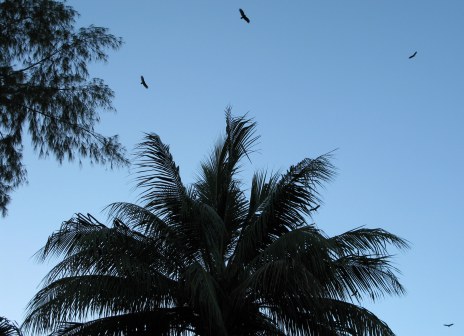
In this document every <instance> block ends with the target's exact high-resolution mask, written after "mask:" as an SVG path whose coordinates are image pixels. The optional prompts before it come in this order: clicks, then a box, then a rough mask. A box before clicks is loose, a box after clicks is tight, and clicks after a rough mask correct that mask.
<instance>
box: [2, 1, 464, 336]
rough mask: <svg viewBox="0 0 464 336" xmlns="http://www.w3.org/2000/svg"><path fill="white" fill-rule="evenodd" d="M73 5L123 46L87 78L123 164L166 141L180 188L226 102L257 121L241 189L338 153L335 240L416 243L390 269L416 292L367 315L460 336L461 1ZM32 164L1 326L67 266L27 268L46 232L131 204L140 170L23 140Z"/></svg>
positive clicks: (15, 219) (414, 330) (330, 226)
mask: <svg viewBox="0 0 464 336" xmlns="http://www.w3.org/2000/svg"><path fill="white" fill-rule="evenodd" d="M68 4H70V5H72V6H73V7H74V8H75V9H76V10H77V11H78V12H79V13H80V14H81V17H80V19H79V21H78V24H79V25H89V24H95V25H98V26H104V27H108V28H110V30H111V32H112V33H113V34H115V35H117V36H121V37H123V39H124V41H125V44H124V46H123V47H122V48H121V49H120V50H119V51H117V52H112V53H111V56H110V60H109V63H107V64H96V65H93V66H92V67H91V71H92V72H91V75H92V76H94V77H100V78H103V79H104V80H105V81H106V82H107V84H109V85H110V86H111V88H112V89H113V90H114V91H115V93H116V98H115V100H114V105H115V107H116V108H117V113H116V114H113V113H103V117H102V122H101V124H100V125H99V126H98V130H99V131H101V132H102V133H104V134H107V135H113V134H119V135H120V138H121V141H122V142H123V143H124V144H125V146H126V148H127V149H128V151H129V152H133V148H134V146H135V144H137V143H138V142H140V141H141V140H142V137H143V132H155V133H157V134H159V135H160V136H161V138H162V140H163V141H164V142H165V143H167V144H169V145H170V146H171V151H172V153H173V155H174V158H175V160H176V162H177V163H178V164H179V165H180V167H181V170H180V171H181V175H182V177H183V179H184V182H185V183H190V182H192V181H193V180H194V178H195V174H196V173H197V172H198V171H199V163H200V161H201V160H202V159H204V158H205V156H206V155H207V154H208V153H209V151H210V150H211V149H212V146H213V144H214V143H215V141H216V140H217V139H218V137H219V136H220V135H221V134H222V133H223V130H224V112H223V111H224V108H225V107H226V106H227V105H231V106H232V107H233V113H234V114H244V113H247V112H248V113H249V116H251V117H253V118H255V120H256V121H257V122H258V132H259V134H260V135H261V139H260V143H259V146H258V148H259V152H258V153H256V154H254V155H253V156H252V165H250V164H249V163H245V165H244V172H243V178H244V181H245V183H248V182H249V180H250V176H251V173H252V171H253V170H257V169H268V170H274V171H275V170H279V169H280V170H285V169H287V168H288V167H289V166H290V165H291V164H294V163H297V162H298V161H300V160H301V159H303V158H305V157H315V156H318V155H320V154H323V153H326V152H328V151H331V150H333V149H335V148H338V150H337V151H336V154H335V158H334V164H335V165H336V166H337V168H338V175H337V177H336V178H335V179H334V181H333V182H331V183H329V184H328V185H327V186H326V188H325V190H323V191H322V195H323V200H324V203H323V205H322V206H321V208H320V209H319V212H318V214H317V216H316V217H315V221H316V223H317V225H318V226H319V227H320V228H322V229H323V230H324V231H325V232H326V233H328V234H330V235H333V234H337V233H341V232H343V231H346V230H349V229H352V228H355V227H357V226H361V225H365V226H367V227H371V228H374V227H381V228H384V229H386V230H388V231H390V232H392V233H395V234H398V235H399V236H401V237H403V238H406V239H407V240H409V241H410V242H411V246H412V248H411V249H410V250H409V251H408V252H406V253H400V254H398V255H397V256H396V257H395V259H394V261H395V265H396V266H397V267H398V268H399V269H400V270H401V271H402V276H401V280H402V282H403V284H404V285H405V287H406V289H407V291H408V293H407V295H405V296H403V297H386V298H385V299H383V300H381V301H379V302H376V303H375V304H373V303H372V302H370V301H369V300H366V301H365V302H363V305H365V306H366V307H367V308H369V309H370V310H372V311H373V312H374V313H376V314H377V315H378V316H379V317H381V318H382V319H383V320H385V321H386V322H387V323H388V324H389V325H390V326H391V328H392V329H393V330H394V331H395V332H396V333H397V334H398V335H422V336H428V335H430V336H432V335H433V336H435V335H463V334H464V320H463V314H462V307H461V304H460V303H461V302H463V301H464V292H463V291H462V278H463V277H464V265H463V263H462V260H464V244H462V237H463V235H464V229H463V219H462V218H463V216H462V210H463V201H464V197H463V195H462V190H464V177H463V176H464V175H463V174H462V172H463V171H464V155H463V149H464V134H463V132H462V128H463V125H464V117H463V115H464V113H463V112H464V111H463V106H464V94H463V89H464V63H463V60H464V44H463V42H462V32H464V2H462V1H461V0H446V1H443V0H441V1H438V0H422V1H418V0H414V1H413V0H389V1H385V0H378V1H367V0H350V1H346V0H344V1H341V0H338V1H334V0H329V1H328V0H325V1H322V0H314V1H309V0H292V1H286V2H284V1H275V0H266V1H265V0H253V1H244V0H241V1H235V0H231V1H212V0H198V1H186V0H183V1H181V0H172V1H161V0H156V1H153V0H137V1H134V2H133V4H129V3H128V2H127V1H122V0H112V1H107V0H100V1H98V2H97V1H93V0H73V1H68ZM238 8H243V9H244V10H245V12H246V13H247V15H248V16H249V17H250V19H251V23H250V24H249V25H248V24H246V23H245V22H244V21H243V20H240V17H239V13H238ZM414 51H417V52H418V53H417V56H416V57H415V58H413V59H408V56H409V55H411V54H412V53H413V52H414ZM142 74H143V75H144V77H145V79H146V81H147V83H148V85H149V86H150V88H149V89H148V90H145V89H144V88H143V87H142V86H141V85H140V84H139V78H140V75H142ZM24 161H25V163H26V165H27V169H28V172H29V184H28V185H26V186H23V187H21V188H20V189H18V190H17V191H16V192H15V193H14V194H13V195H12V196H13V201H12V203H11V205H10V208H9V215H8V217H6V218H4V219H0V225H1V230H2V234H1V235H0V267H1V269H2V276H1V277H0V315H3V316H7V317H8V318H10V319H14V320H17V321H18V322H21V321H22V320H23V317H24V309H25V306H26V304H27V302H28V301H29V299H30V298H31V297H32V296H33V295H34V294H35V292H36V291H37V290H38V288H39V287H38V286H39V284H40V281H41V279H42V277H43V276H44V275H45V274H46V272H47V271H48V270H49V269H50V268H51V267H52V265H53V264H54V262H55V261H56V260H52V261H51V262H49V263H48V264H47V263H45V264H37V263H36V261H35V259H34V258H33V257H32V256H33V254H34V253H35V252H36V251H37V250H38V249H39V248H40V247H42V246H43V245H44V243H45V241H46V239H47V237H48V235H50V234H51V233H52V232H53V231H54V230H57V229H58V228H59V226H60V224H61V222H63V221H64V220H67V219H69V218H70V217H72V215H73V214H74V213H76V212H83V213H87V212H88V213H92V214H93V215H95V216H96V217H97V218H99V219H100V220H102V221H104V220H105V218H106V217H105V214H104V213H102V212H101V211H102V209H103V208H104V207H105V206H106V205H108V204H109V203H111V202H114V201H131V202H135V201H136V200H137V191H136V190H134V183H133V178H134V176H133V175H131V171H130V169H120V170H110V169H108V168H105V167H100V166H94V167H91V166H90V165H88V164H86V163H85V164H84V165H83V166H82V167H79V165H78V164H77V163H64V164H63V165H61V166H60V165H59V164H58V163H57V162H56V161H54V160H53V159H51V158H50V159H46V160H39V159H37V157H36V155H34V154H33V152H32V151H31V148H30V146H29V144H27V145H26V147H25V155H24ZM392 253H395V254H396V253H397V251H395V250H392ZM443 323H455V325H454V326H453V327H451V328H445V327H443Z"/></svg>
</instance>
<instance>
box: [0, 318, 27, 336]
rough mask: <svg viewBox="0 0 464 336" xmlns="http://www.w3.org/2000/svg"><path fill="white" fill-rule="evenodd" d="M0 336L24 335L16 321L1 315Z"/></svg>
mask: <svg viewBox="0 0 464 336" xmlns="http://www.w3.org/2000/svg"><path fill="white" fill-rule="evenodd" d="M0 336H22V332H21V329H20V328H19V326H18V325H17V324H16V322H13V321H10V320H8V319H7V318H6V317H3V316H0Z"/></svg>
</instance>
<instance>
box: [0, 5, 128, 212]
mask: <svg viewBox="0 0 464 336" xmlns="http://www.w3.org/2000/svg"><path fill="white" fill-rule="evenodd" d="M77 16H78V13H77V12H76V11H75V10H74V9H72V8H71V7H69V6H66V5H65V4H64V3H61V2H59V1H53V0H3V1H1V2H0V211H1V212H2V214H3V215H5V214H6V211H7V204H8V203H9V201H10V193H11V192H12V191H13V190H14V189H15V188H16V187H18V186H19V185H21V184H22V183H24V182H25V181H26V180H27V178H26V169H25V167H24V165H23V164H22V154H23V141H24V140H25V139H24V138H25V136H24V132H26V131H27V132H28V133H29V135H30V139H31V141H32V146H33V149H34V150H35V151H36V152H37V153H38V154H39V156H40V157H46V156H48V155H50V154H51V155H53V156H54V157H55V158H56V159H57V160H58V161H59V162H60V163H61V162H62V161H63V160H74V159H76V158H77V159H79V161H80V160H81V159H82V158H88V159H89V160H90V161H91V162H92V163H100V164H109V165H110V166H111V167H113V166H120V165H126V164H128V161H127V159H126V158H125V150H124V148H123V146H122V145H121V144H120V143H119V140H118V137H117V136H116V135H115V136H103V135H101V134H99V133H98V132H96V131H95V125H96V124H97V123H98V122H99V120H100V117H99V111H100V110H114V108H113V106H112V98H113V96H114V93H113V91H112V90H111V89H110V88H109V87H108V86H107V85H106V84H105V83H104V82H103V80H101V79H98V78H91V77H90V75H89V71H88V64H89V62H93V61H103V62H106V61H107V58H108V55H107V50H108V49H118V48H119V47H120V46H121V43H122V40H121V39H120V38H117V37H115V36H113V35H111V34H109V32H108V29H106V28H102V27H97V26H93V25H92V26H89V27H84V28H79V29H77V28H76V27H75V20H76V18H77Z"/></svg>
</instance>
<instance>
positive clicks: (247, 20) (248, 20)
mask: <svg viewBox="0 0 464 336" xmlns="http://www.w3.org/2000/svg"><path fill="white" fill-rule="evenodd" d="M238 11H239V12H240V16H241V19H243V20H245V21H246V22H247V23H250V19H249V18H248V16H246V14H245V12H244V11H243V9H241V8H239V9H238Z"/></svg>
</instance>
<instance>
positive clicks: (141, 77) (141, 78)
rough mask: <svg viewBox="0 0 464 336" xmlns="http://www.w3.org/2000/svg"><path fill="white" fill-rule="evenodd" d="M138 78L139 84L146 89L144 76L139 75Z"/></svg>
mask: <svg viewBox="0 0 464 336" xmlns="http://www.w3.org/2000/svg"><path fill="white" fill-rule="evenodd" d="M140 80H141V82H140V84H142V85H143V86H144V87H145V89H148V85H147V83H145V78H143V76H140Z"/></svg>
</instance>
